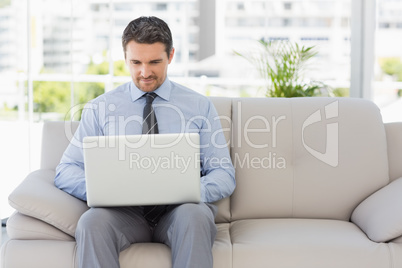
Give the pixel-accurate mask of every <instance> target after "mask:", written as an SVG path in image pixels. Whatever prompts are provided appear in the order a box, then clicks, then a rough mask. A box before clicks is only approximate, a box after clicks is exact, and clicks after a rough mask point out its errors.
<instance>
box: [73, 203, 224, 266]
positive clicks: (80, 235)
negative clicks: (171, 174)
mask: <svg viewBox="0 0 402 268" xmlns="http://www.w3.org/2000/svg"><path fill="white" fill-rule="evenodd" d="M216 211H217V209H216V207H215V206H214V205H212V204H208V203H198V204H183V205H178V206H169V207H168V210H167V212H166V214H165V215H164V216H163V217H162V218H161V219H160V221H159V223H158V225H157V226H156V227H152V228H151V227H150V226H149V225H148V223H147V221H146V220H145V219H144V217H143V211H142V208H141V207H118V208H91V209H89V210H88V211H87V212H85V213H84V214H83V215H82V216H81V218H80V220H79V222H78V225H77V230H76V234H75V238H76V241H77V257H78V263H79V265H78V267H80V268H100V267H104V268H118V267H120V264H119V254H120V251H123V250H124V249H126V248H128V247H129V246H130V245H131V244H133V243H141V242H159V243H164V244H166V245H168V246H169V247H170V248H171V251H172V262H173V263H172V266H173V268H186V267H194V268H195V267H200V268H209V267H210V268H212V266H213V259H212V245H213V243H214V240H215V235H216V232H217V231H216V226H215V222H214V219H215V214H216Z"/></svg>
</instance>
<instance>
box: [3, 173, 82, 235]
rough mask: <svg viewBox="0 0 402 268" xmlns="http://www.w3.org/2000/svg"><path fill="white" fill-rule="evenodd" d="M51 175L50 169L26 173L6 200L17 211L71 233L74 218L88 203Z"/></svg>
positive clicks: (74, 222) (72, 233)
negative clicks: (63, 189) (59, 187)
mask: <svg viewBox="0 0 402 268" xmlns="http://www.w3.org/2000/svg"><path fill="white" fill-rule="evenodd" d="M54 176H55V171H54V170H51V169H40V170H37V171H34V172H32V173H30V174H29V175H28V176H27V177H26V178H25V180H24V181H23V182H22V183H21V184H20V185H19V186H18V187H17V188H16V189H15V190H14V191H13V192H12V193H11V194H10V196H9V197H8V201H9V203H10V205H11V206H12V207H13V208H15V209H16V210H17V211H18V212H20V213H22V214H25V215H27V216H30V217H34V218H37V219H39V220H42V221H44V222H46V223H48V224H50V225H53V226H54V227H56V228H58V229H60V230H61V231H63V232H65V233H67V234H69V235H71V236H73V237H74V235H75V229H76V227H77V222H78V220H79V218H80V217H81V215H82V214H83V213H84V212H85V211H86V210H88V206H87V205H86V203H85V202H83V201H81V200H79V199H77V198H75V197H73V196H71V195H69V194H67V193H65V192H63V191H61V190H60V189H58V188H57V187H56V186H54V181H53V180H54Z"/></svg>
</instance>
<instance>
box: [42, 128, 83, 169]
mask: <svg viewBox="0 0 402 268" xmlns="http://www.w3.org/2000/svg"><path fill="white" fill-rule="evenodd" d="M77 127H78V122H77V121H65V122H63V121H53V122H52V121H48V122H45V123H44V124H43V131H42V150H41V161H40V168H41V169H55V168H56V166H57V165H58V164H59V162H60V159H61V157H62V155H63V153H64V150H65V149H66V148H67V146H68V144H69V143H70V140H71V138H72V136H73V134H74V132H75V130H76V129H77Z"/></svg>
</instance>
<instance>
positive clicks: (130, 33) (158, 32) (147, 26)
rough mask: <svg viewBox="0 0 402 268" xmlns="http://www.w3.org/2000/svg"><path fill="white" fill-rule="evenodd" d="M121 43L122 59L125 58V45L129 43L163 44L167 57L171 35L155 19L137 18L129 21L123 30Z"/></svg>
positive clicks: (166, 28)
mask: <svg viewBox="0 0 402 268" xmlns="http://www.w3.org/2000/svg"><path fill="white" fill-rule="evenodd" d="M121 41H122V45H123V50H124V57H125V56H126V48H127V44H128V42H130V41H135V42H137V43H139V44H154V43H157V42H160V43H163V44H164V45H165V50H166V53H167V55H168V57H169V55H170V52H171V51H172V48H173V40H172V33H171V32H170V29H169V26H168V25H167V24H166V22H164V21H163V20H161V19H159V18H157V17H139V18H138V19H135V20H133V21H131V22H130V23H129V24H128V25H127V27H126V29H124V32H123V36H122V38H121Z"/></svg>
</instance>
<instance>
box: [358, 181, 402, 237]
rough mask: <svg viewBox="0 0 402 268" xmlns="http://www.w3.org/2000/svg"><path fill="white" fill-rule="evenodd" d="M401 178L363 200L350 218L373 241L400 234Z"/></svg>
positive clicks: (401, 227) (401, 222)
mask: <svg viewBox="0 0 402 268" xmlns="http://www.w3.org/2000/svg"><path fill="white" fill-rule="evenodd" d="M401 193H402V178H399V179H397V180H394V181H393V182H391V183H390V184H388V185H387V186H385V187H384V188H382V189H380V190H378V191H377V192H375V193H374V194H372V195H371V196H369V197H368V198H367V199H366V200H364V201H363V202H362V203H361V204H360V205H359V206H358V207H357V208H356V209H355V211H354V212H353V214H352V217H351V220H352V222H354V223H356V225H358V226H359V227H360V228H361V229H362V230H363V231H364V232H365V233H366V234H367V236H368V237H369V238H370V239H371V240H373V241H375V242H386V241H389V240H391V239H394V238H397V237H399V236H401V235H402V194H401Z"/></svg>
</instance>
